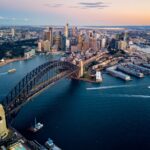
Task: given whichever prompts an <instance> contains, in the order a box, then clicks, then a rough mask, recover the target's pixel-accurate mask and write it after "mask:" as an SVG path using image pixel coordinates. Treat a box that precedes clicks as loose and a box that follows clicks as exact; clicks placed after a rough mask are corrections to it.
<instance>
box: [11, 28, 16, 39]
mask: <svg viewBox="0 0 150 150" xmlns="http://www.w3.org/2000/svg"><path fill="white" fill-rule="evenodd" d="M11 36H12V37H14V36H15V29H14V28H12V29H11Z"/></svg>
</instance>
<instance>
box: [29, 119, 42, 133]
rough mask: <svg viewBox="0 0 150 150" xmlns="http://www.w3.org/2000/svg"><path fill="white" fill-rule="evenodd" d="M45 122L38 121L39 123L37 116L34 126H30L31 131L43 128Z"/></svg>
mask: <svg viewBox="0 0 150 150" xmlns="http://www.w3.org/2000/svg"><path fill="white" fill-rule="evenodd" d="M43 126H44V125H43V124H42V123H40V122H38V123H37V121H36V118H35V123H34V125H33V126H31V127H30V128H29V130H30V131H31V132H34V133H35V132H37V131H39V130H40V129H42V128H43Z"/></svg>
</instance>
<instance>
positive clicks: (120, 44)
mask: <svg viewBox="0 0 150 150" xmlns="http://www.w3.org/2000/svg"><path fill="white" fill-rule="evenodd" d="M118 49H121V50H126V49H127V42H126V41H119V42H118Z"/></svg>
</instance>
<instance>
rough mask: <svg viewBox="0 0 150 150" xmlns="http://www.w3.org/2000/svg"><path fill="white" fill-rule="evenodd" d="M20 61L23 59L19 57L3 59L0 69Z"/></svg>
mask: <svg viewBox="0 0 150 150" xmlns="http://www.w3.org/2000/svg"><path fill="white" fill-rule="evenodd" d="M21 60H25V58H24V57H19V58H13V59H5V60H4V61H3V62H0V67H2V66H5V65H7V64H9V63H12V62H16V61H21Z"/></svg>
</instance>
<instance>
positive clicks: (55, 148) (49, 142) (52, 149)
mask: <svg viewBox="0 0 150 150" xmlns="http://www.w3.org/2000/svg"><path fill="white" fill-rule="evenodd" d="M45 146H46V148H48V149H49V150H61V149H60V148H59V147H58V146H56V145H55V144H54V143H53V140H52V139H50V138H48V140H47V141H46V142H45Z"/></svg>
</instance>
